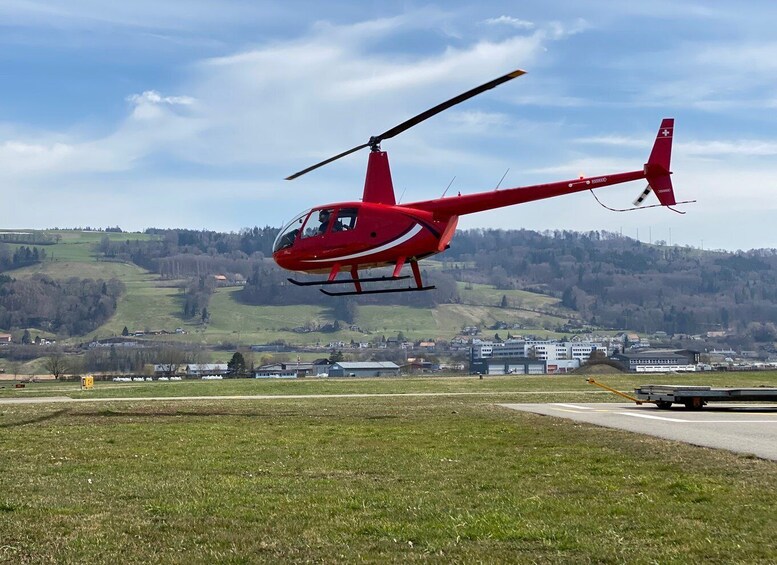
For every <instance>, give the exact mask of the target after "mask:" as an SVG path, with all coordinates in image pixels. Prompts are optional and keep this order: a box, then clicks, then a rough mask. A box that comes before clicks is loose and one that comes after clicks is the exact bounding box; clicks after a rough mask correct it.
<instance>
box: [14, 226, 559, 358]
mask: <svg viewBox="0 0 777 565" xmlns="http://www.w3.org/2000/svg"><path fill="white" fill-rule="evenodd" d="M47 233H50V234H53V235H55V236H57V239H58V243H56V244H54V245H47V246H46V260H45V261H44V262H43V263H40V264H36V265H33V266H29V267H25V268H22V269H17V270H14V271H10V272H8V273H7V274H8V275H11V276H13V277H15V278H22V277H28V276H31V275H32V274H35V273H40V274H45V275H47V276H49V277H52V278H54V279H67V278H70V277H79V278H93V279H100V278H101V279H110V278H117V279H119V280H121V281H122V282H123V283H124V284H125V286H126V292H125V294H123V295H122V297H121V299H120V301H119V303H118V306H117V310H116V313H115V315H114V316H113V317H112V318H111V319H110V320H109V321H108V322H107V323H105V324H104V325H102V326H101V327H99V328H98V329H97V330H96V331H94V332H92V333H90V334H89V335H88V336H86V337H87V338H93V337H101V338H104V337H109V336H114V335H119V334H120V333H121V332H122V330H123V328H124V327H125V326H126V327H127V328H128V329H129V330H130V331H131V332H136V331H143V332H152V331H158V330H167V331H168V332H173V331H174V330H175V329H176V328H182V329H183V330H184V331H185V332H186V333H185V334H177V335H163V336H159V337H158V338H157V339H164V340H178V341H188V342H195V343H200V344H205V345H219V344H234V345H247V344H251V343H266V342H270V341H275V340H284V341H287V342H289V343H295V344H301V345H302V344H304V345H308V344H310V345H313V344H317V343H319V344H322V345H326V344H328V343H329V342H332V341H344V342H350V341H351V340H355V341H368V340H371V339H373V338H375V337H378V336H386V337H393V336H396V335H397V334H398V333H400V332H401V333H402V334H404V335H405V336H406V337H407V338H408V339H433V338H444V339H450V338H452V337H454V336H456V335H458V334H459V333H460V332H461V330H462V329H463V328H464V327H465V326H479V327H481V328H487V327H491V326H493V325H494V324H496V323H497V322H503V323H504V324H507V325H508V326H509V327H516V328H520V329H521V331H523V330H532V331H535V330H536V333H546V332H547V331H548V330H551V329H552V328H555V327H558V326H559V325H562V324H564V323H565V322H566V321H567V320H568V319H569V318H573V317H574V313H573V312H571V311H568V310H565V309H563V308H561V307H560V306H559V304H558V300H556V299H553V298H550V297H547V296H543V295H540V294H535V293H531V292H525V291H519V290H497V289H495V288H493V287H491V286H488V285H478V284H469V283H468V284H466V285H465V284H463V283H461V284H460V288H459V290H460V295H461V303H460V304H441V305H438V306H436V307H435V308H413V307H408V306H374V305H363V306H362V305H360V306H359V309H358V317H357V319H356V321H355V323H354V324H352V325H351V327H350V328H349V327H348V326H347V325H345V324H343V325H342V329H341V330H340V331H338V332H331V333H323V332H320V331H309V332H308V331H304V329H303V328H317V327H319V326H322V325H324V324H326V323H329V322H332V321H333V315H332V308H330V307H327V306H323V307H322V306H308V305H294V306H251V305H245V304H242V303H240V302H238V301H237V300H236V299H235V298H236V294H237V293H238V292H239V291H240V289H239V288H236V287H231V288H219V289H216V291H215V293H214V294H213V296H212V297H211V300H210V304H209V306H208V311H209V313H210V319H209V321H208V323H207V324H203V323H202V322H201V320H200V319H199V318H193V319H185V318H184V317H183V309H182V305H183V294H182V290H181V288H180V287H181V284H182V282H183V281H171V280H161V279H160V277H159V276H158V275H156V274H153V273H150V272H148V271H146V270H144V269H142V268H140V267H138V266H137V265H135V264H132V263H124V262H113V261H100V260H98V258H97V256H96V255H95V253H94V252H93V251H92V249H93V246H94V245H95V244H97V243H99V242H100V241H101V240H102V239H103V238H104V237H108V238H109V239H110V240H112V241H126V240H135V239H142V240H147V239H149V238H151V237H152V236H149V235H146V234H137V233H105V232H81V231H51V232H47ZM430 263H431V264H430V265H429V267H430V268H432V269H434V268H437V265H436V263H435V262H430ZM310 292H317V291H316V290H315V289H311V290H310ZM335 300H336V299H335ZM504 301H506V307H500V305H501V304H502V303H503V302H504ZM516 331H518V330H513V332H514V333H516ZM83 339H84V338H83V337H73V338H71V340H70V341H82V340H83Z"/></svg>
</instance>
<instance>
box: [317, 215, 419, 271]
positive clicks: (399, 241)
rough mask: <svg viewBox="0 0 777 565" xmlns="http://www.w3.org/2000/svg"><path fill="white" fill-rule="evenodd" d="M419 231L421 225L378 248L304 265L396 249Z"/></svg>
mask: <svg viewBox="0 0 777 565" xmlns="http://www.w3.org/2000/svg"><path fill="white" fill-rule="evenodd" d="M421 229H422V227H421V225H420V224H416V225H414V226H413V227H412V228H411V229H410V231H408V232H407V233H405V234H404V235H401V236H399V237H398V238H397V239H395V240H393V241H389V242H388V243H384V244H383V245H380V246H378V247H374V248H372V249H368V250H367V251H360V252H359V253H353V254H351V255H343V256H342V257H331V258H329V259H309V260H306V261H305V262H306V263H329V262H330V261H347V260H348V259H359V258H360V257H367V256H369V255H375V254H377V253H381V252H383V251H388V250H389V249H392V248H393V247H397V246H399V245H402V244H403V243H405V242H406V241H408V240H410V239H413V238H414V237H415V236H416V235H417V234H418V233H419V232H420V231H421Z"/></svg>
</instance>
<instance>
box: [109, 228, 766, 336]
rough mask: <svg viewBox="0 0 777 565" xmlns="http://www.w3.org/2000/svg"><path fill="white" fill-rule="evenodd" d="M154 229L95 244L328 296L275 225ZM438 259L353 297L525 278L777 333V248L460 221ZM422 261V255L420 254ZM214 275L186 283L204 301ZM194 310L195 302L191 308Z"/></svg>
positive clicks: (249, 297) (550, 290)
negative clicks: (290, 265) (415, 276)
mask: <svg viewBox="0 0 777 565" xmlns="http://www.w3.org/2000/svg"><path fill="white" fill-rule="evenodd" d="M152 233H154V234H156V235H157V236H159V239H158V240H157V241H151V242H139V241H131V240H127V242H126V243H115V242H110V241H109V240H108V239H107V238H106V239H105V240H104V241H103V242H102V243H101V245H100V246H98V247H99V251H100V252H101V253H103V254H104V255H105V256H106V257H108V256H110V257H119V258H126V259H128V260H132V261H134V262H135V263H137V264H139V265H141V266H144V267H146V268H149V269H151V270H153V271H154V272H157V273H159V275H160V276H162V277H170V278H180V277H191V278H193V279H195V280H196V279H204V278H209V277H210V276H211V275H213V274H217V273H222V274H224V273H226V274H235V275H240V276H241V277H243V279H244V280H245V282H246V284H245V286H244V289H243V290H242V291H241V292H240V294H239V296H240V300H242V301H244V302H245V303H249V304H323V303H329V302H331V300H332V299H331V298H329V297H326V296H323V295H322V294H321V293H319V292H317V291H316V290H315V289H311V288H304V287H294V286H292V285H289V284H288V282H287V281H286V278H287V277H288V275H289V273H286V272H285V271H282V270H280V269H279V268H278V267H276V266H275V264H274V263H273V262H272V260H271V259H270V255H271V246H272V242H273V240H274V239H275V236H276V234H277V229H275V228H270V227H264V228H257V227H254V228H253V229H246V230H242V231H240V232H237V233H229V234H225V233H218V232H211V231H193V230H152ZM436 259H437V260H438V261H441V262H442V265H443V268H442V269H427V270H426V271H425V278H426V279H428V280H429V282H431V283H432V284H435V285H436V286H437V287H438V290H436V291H432V292H426V293H407V294H398V295H388V296H380V295H379V296H369V297H359V298H358V299H357V303H358V304H365V303H378V304H396V303H402V304H410V305H413V306H419V307H424V306H426V307H431V306H434V305H435V304H439V303H451V302H458V301H459V295H458V291H457V287H456V284H455V283H456V281H469V282H479V283H485V284H491V285H494V286H495V287H496V288H498V289H505V290H507V289H523V290H529V291H534V292H539V293H542V294H546V295H549V296H553V297H556V298H559V299H560V300H561V301H562V304H563V305H564V306H566V307H568V308H571V309H572V310H575V311H576V312H578V313H579V315H580V317H581V318H582V319H584V320H585V321H587V322H588V323H589V324H591V325H593V326H597V327H603V328H612V329H632V330H637V331H642V332H655V331H665V332H667V333H669V334H698V333H703V332H707V331H714V330H729V331H732V332H737V333H738V334H740V335H745V336H749V337H750V338H752V339H755V340H756V341H765V342H766V341H770V340H772V341H773V338H777V330H776V329H775V326H776V325H777V277H776V276H775V273H776V272H777V250H774V249H760V250H752V251H747V252H736V253H729V252H723V251H702V250H698V249H694V248H690V247H682V246H676V245H675V246H668V245H665V244H664V243H663V242H658V243H657V244H646V243H642V242H639V241H637V240H634V239H631V238H627V237H623V236H621V235H620V234H616V233H610V232H605V231H593V232H587V233H579V232H572V231H546V232H543V233H540V232H536V231H530V230H496V229H494V230H483V229H480V230H465V231H461V232H458V233H457V234H456V236H455V237H454V239H453V241H452V243H451V247H450V249H448V250H447V251H445V252H444V253H442V254H440V255H438V256H437V257H436ZM422 265H424V263H422ZM211 286H212V285H209V284H207V283H205V282H202V283H200V284H194V285H190V289H189V295H190V296H199V297H200V298H199V299H198V300H195V301H194V302H196V303H197V304H200V305H201V307H205V306H202V305H204V304H207V294H208V292H209V290H211ZM188 313H189V314H190V315H195V314H196V313H193V312H191V311H190V312H188Z"/></svg>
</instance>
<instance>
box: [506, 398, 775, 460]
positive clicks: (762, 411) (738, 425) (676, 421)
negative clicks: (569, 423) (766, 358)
mask: <svg viewBox="0 0 777 565" xmlns="http://www.w3.org/2000/svg"><path fill="white" fill-rule="evenodd" d="M500 406H504V407H506V408H511V409H513V410H522V411H524V412H533V413H535V414H542V415H545V416H555V417H557V418H567V419H570V420H575V421H578V422H587V423H589V424H595V425H597V426H605V427H608V428H618V429H621V430H628V431H630V432H637V433H640V434H646V435H652V436H656V437H660V438H664V439H671V440H675V441H681V442H684V443H689V444H691V445H699V446H703V447H712V448H714V449H726V450H728V451H733V452H735V453H743V454H750V455H755V456H757V457H761V458H763V459H771V460H774V461H777V406H774V405H768V406H767V405H760V406H759V405H758V404H737V405H732V404H725V405H708V406H705V407H704V408H703V409H702V410H699V411H690V410H685V409H683V408H681V407H677V408H672V409H670V410H659V409H657V408H656V407H655V405H653V404H643V405H642V406H638V405H636V404H583V403H575V404H563V403H554V404H501V405H500Z"/></svg>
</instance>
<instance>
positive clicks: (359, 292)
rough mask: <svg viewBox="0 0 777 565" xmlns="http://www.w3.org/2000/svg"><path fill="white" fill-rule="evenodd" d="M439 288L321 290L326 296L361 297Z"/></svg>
mask: <svg viewBox="0 0 777 565" xmlns="http://www.w3.org/2000/svg"><path fill="white" fill-rule="evenodd" d="M403 278H409V277H403ZM344 282H350V281H344ZM435 288H437V287H436V286H421V287H418V286H409V287H407V288H380V289H377V290H350V291H346V292H330V291H328V290H324V289H323V288H320V289H319V290H320V291H321V292H323V293H324V294H326V295H327V296H359V295H362V294H389V293H392V292H419V291H422V290H433V289H435Z"/></svg>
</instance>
